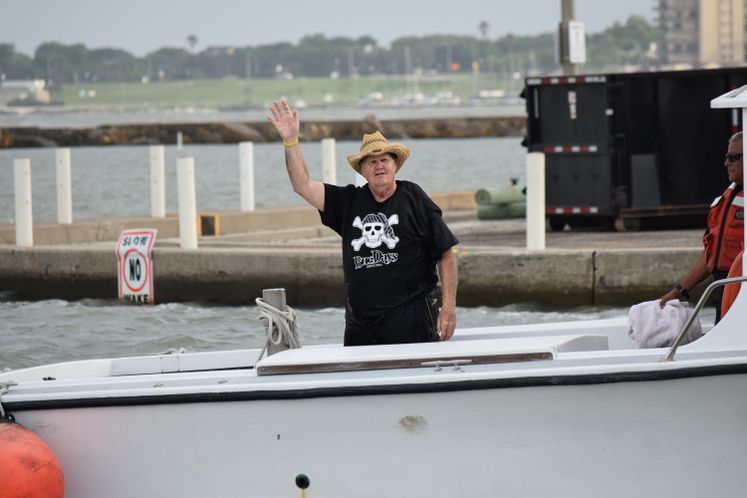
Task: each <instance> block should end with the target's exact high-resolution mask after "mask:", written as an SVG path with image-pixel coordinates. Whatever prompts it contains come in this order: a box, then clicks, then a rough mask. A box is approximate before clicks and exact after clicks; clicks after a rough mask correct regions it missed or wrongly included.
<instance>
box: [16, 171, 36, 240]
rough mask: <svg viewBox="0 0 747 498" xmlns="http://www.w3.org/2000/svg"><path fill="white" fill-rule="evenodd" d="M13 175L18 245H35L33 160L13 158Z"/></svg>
mask: <svg viewBox="0 0 747 498" xmlns="http://www.w3.org/2000/svg"><path fill="white" fill-rule="evenodd" d="M13 176H14V180H15V196H16V220H15V224H16V245H17V246H20V247H31V246H33V245H34V231H33V218H32V216H31V160H30V159H13Z"/></svg>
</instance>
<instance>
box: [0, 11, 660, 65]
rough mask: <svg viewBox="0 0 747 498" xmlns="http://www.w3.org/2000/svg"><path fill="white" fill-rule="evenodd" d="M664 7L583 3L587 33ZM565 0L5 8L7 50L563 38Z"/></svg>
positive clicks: (2, 39) (0, 26) (580, 15)
mask: <svg viewBox="0 0 747 498" xmlns="http://www.w3.org/2000/svg"><path fill="white" fill-rule="evenodd" d="M655 1H656V0H614V1H613V0H576V18H577V20H579V21H583V22H584V23H585V24H586V31H587V33H594V32H597V31H601V30H602V29H604V28H605V27H607V26H609V25H611V24H612V23H613V22H615V21H624V20H625V19H627V18H628V17H629V16H630V15H632V14H638V15H642V16H644V17H645V18H647V19H649V20H652V19H653V17H654V10H653V6H654V4H655ZM560 3H561V1H560V0H417V1H411V0H363V1H361V0H358V1H351V0H317V1H310V0H276V1H269V0H264V1H256V0H178V1H176V0H0V43H12V44H14V45H15V47H16V50H17V51H20V52H23V53H26V54H28V55H33V52H34V50H35V49H36V47H37V46H38V45H39V44H40V43H43V42H46V41H57V42H60V43H65V44H72V43H83V44H85V45H86V46H87V47H88V48H101V47H114V48H122V49H125V50H127V51H129V52H131V53H132V54H134V55H137V56H143V55H145V54H146V53H148V52H151V51H153V50H156V49H158V48H162V47H165V46H171V47H185V48H186V46H187V42H186V38H187V36H188V35H190V34H194V35H196V36H197V38H198V40H199V42H198V44H197V47H196V48H197V50H200V49H201V48H204V47H206V46H210V45H235V46H247V45H252V46H255V45H262V44H267V43H273V42H279V41H289V42H292V43H297V42H298V40H299V38H301V37H302V36H304V35H307V34H315V33H323V34H324V35H325V36H327V37H332V36H346V37H350V38H358V37H360V36H363V35H370V36H372V37H373V38H374V39H376V40H377V41H378V42H379V44H382V45H385V44H388V43H390V42H391V41H392V40H394V39H396V38H399V37H402V36H407V35H415V36H422V35H428V34H435V33H441V34H456V35H473V36H478V35H479V30H478V25H479V24H480V21H482V20H485V21H487V22H488V24H489V26H490V29H489V31H488V36H489V37H490V38H493V39H495V38H497V37H499V36H501V35H504V34H506V33H509V32H512V33H516V34H536V33H542V32H548V31H553V30H555V28H556V26H557V22H558V20H559V18H560Z"/></svg>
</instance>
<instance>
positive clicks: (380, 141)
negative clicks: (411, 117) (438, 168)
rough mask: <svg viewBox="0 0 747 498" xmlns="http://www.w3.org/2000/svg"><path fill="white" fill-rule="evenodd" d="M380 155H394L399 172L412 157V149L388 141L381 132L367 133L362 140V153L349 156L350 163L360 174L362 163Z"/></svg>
mask: <svg viewBox="0 0 747 498" xmlns="http://www.w3.org/2000/svg"><path fill="white" fill-rule="evenodd" d="M379 154H394V156H395V157H396V162H397V171H399V169H400V168H401V167H402V165H403V164H404V162H405V161H406V160H407V158H408V157H409V156H410V149H408V148H407V147H406V146H404V145H402V144H397V143H393V142H390V141H388V140H387V139H386V138H384V135H382V134H381V132H378V131H376V132H373V133H366V134H364V135H363V140H361V150H360V152H358V153H357V154H353V155H352V156H348V162H349V163H350V166H352V168H353V169H354V170H355V171H356V172H358V173H360V172H361V161H363V159H365V158H366V157H367V156H377V155H379Z"/></svg>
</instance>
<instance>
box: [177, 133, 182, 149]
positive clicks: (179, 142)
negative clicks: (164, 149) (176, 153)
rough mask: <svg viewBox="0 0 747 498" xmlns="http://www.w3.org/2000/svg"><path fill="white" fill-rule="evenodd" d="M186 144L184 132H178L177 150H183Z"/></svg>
mask: <svg viewBox="0 0 747 498" xmlns="http://www.w3.org/2000/svg"><path fill="white" fill-rule="evenodd" d="M183 146H184V134H183V133H182V132H180V131H177V132H176V150H182V147H183Z"/></svg>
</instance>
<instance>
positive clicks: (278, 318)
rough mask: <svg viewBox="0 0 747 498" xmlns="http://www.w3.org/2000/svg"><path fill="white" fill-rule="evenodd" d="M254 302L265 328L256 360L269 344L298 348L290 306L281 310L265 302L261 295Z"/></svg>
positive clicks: (294, 321) (296, 323) (294, 312)
mask: <svg viewBox="0 0 747 498" xmlns="http://www.w3.org/2000/svg"><path fill="white" fill-rule="evenodd" d="M255 302H256V303H257V306H258V307H259V319H260V320H262V321H263V322H264V324H265V326H266V329H267V335H266V337H265V345H264V346H263V347H262V351H260V352H259V357H257V361H259V360H261V359H262V357H263V356H264V354H265V352H266V351H267V347H268V346H269V345H270V344H273V345H275V346H279V345H281V344H287V345H288V346H289V347H290V348H291V349H296V348H300V347H301V339H300V337H299V335H298V322H297V321H296V311H295V310H294V309H293V308H291V307H290V306H286V307H285V311H281V310H279V309H277V308H276V307H274V306H272V305H270V304H267V303H266V302H265V301H264V300H263V299H262V298H261V297H258V298H257V299H256V300H255Z"/></svg>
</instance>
